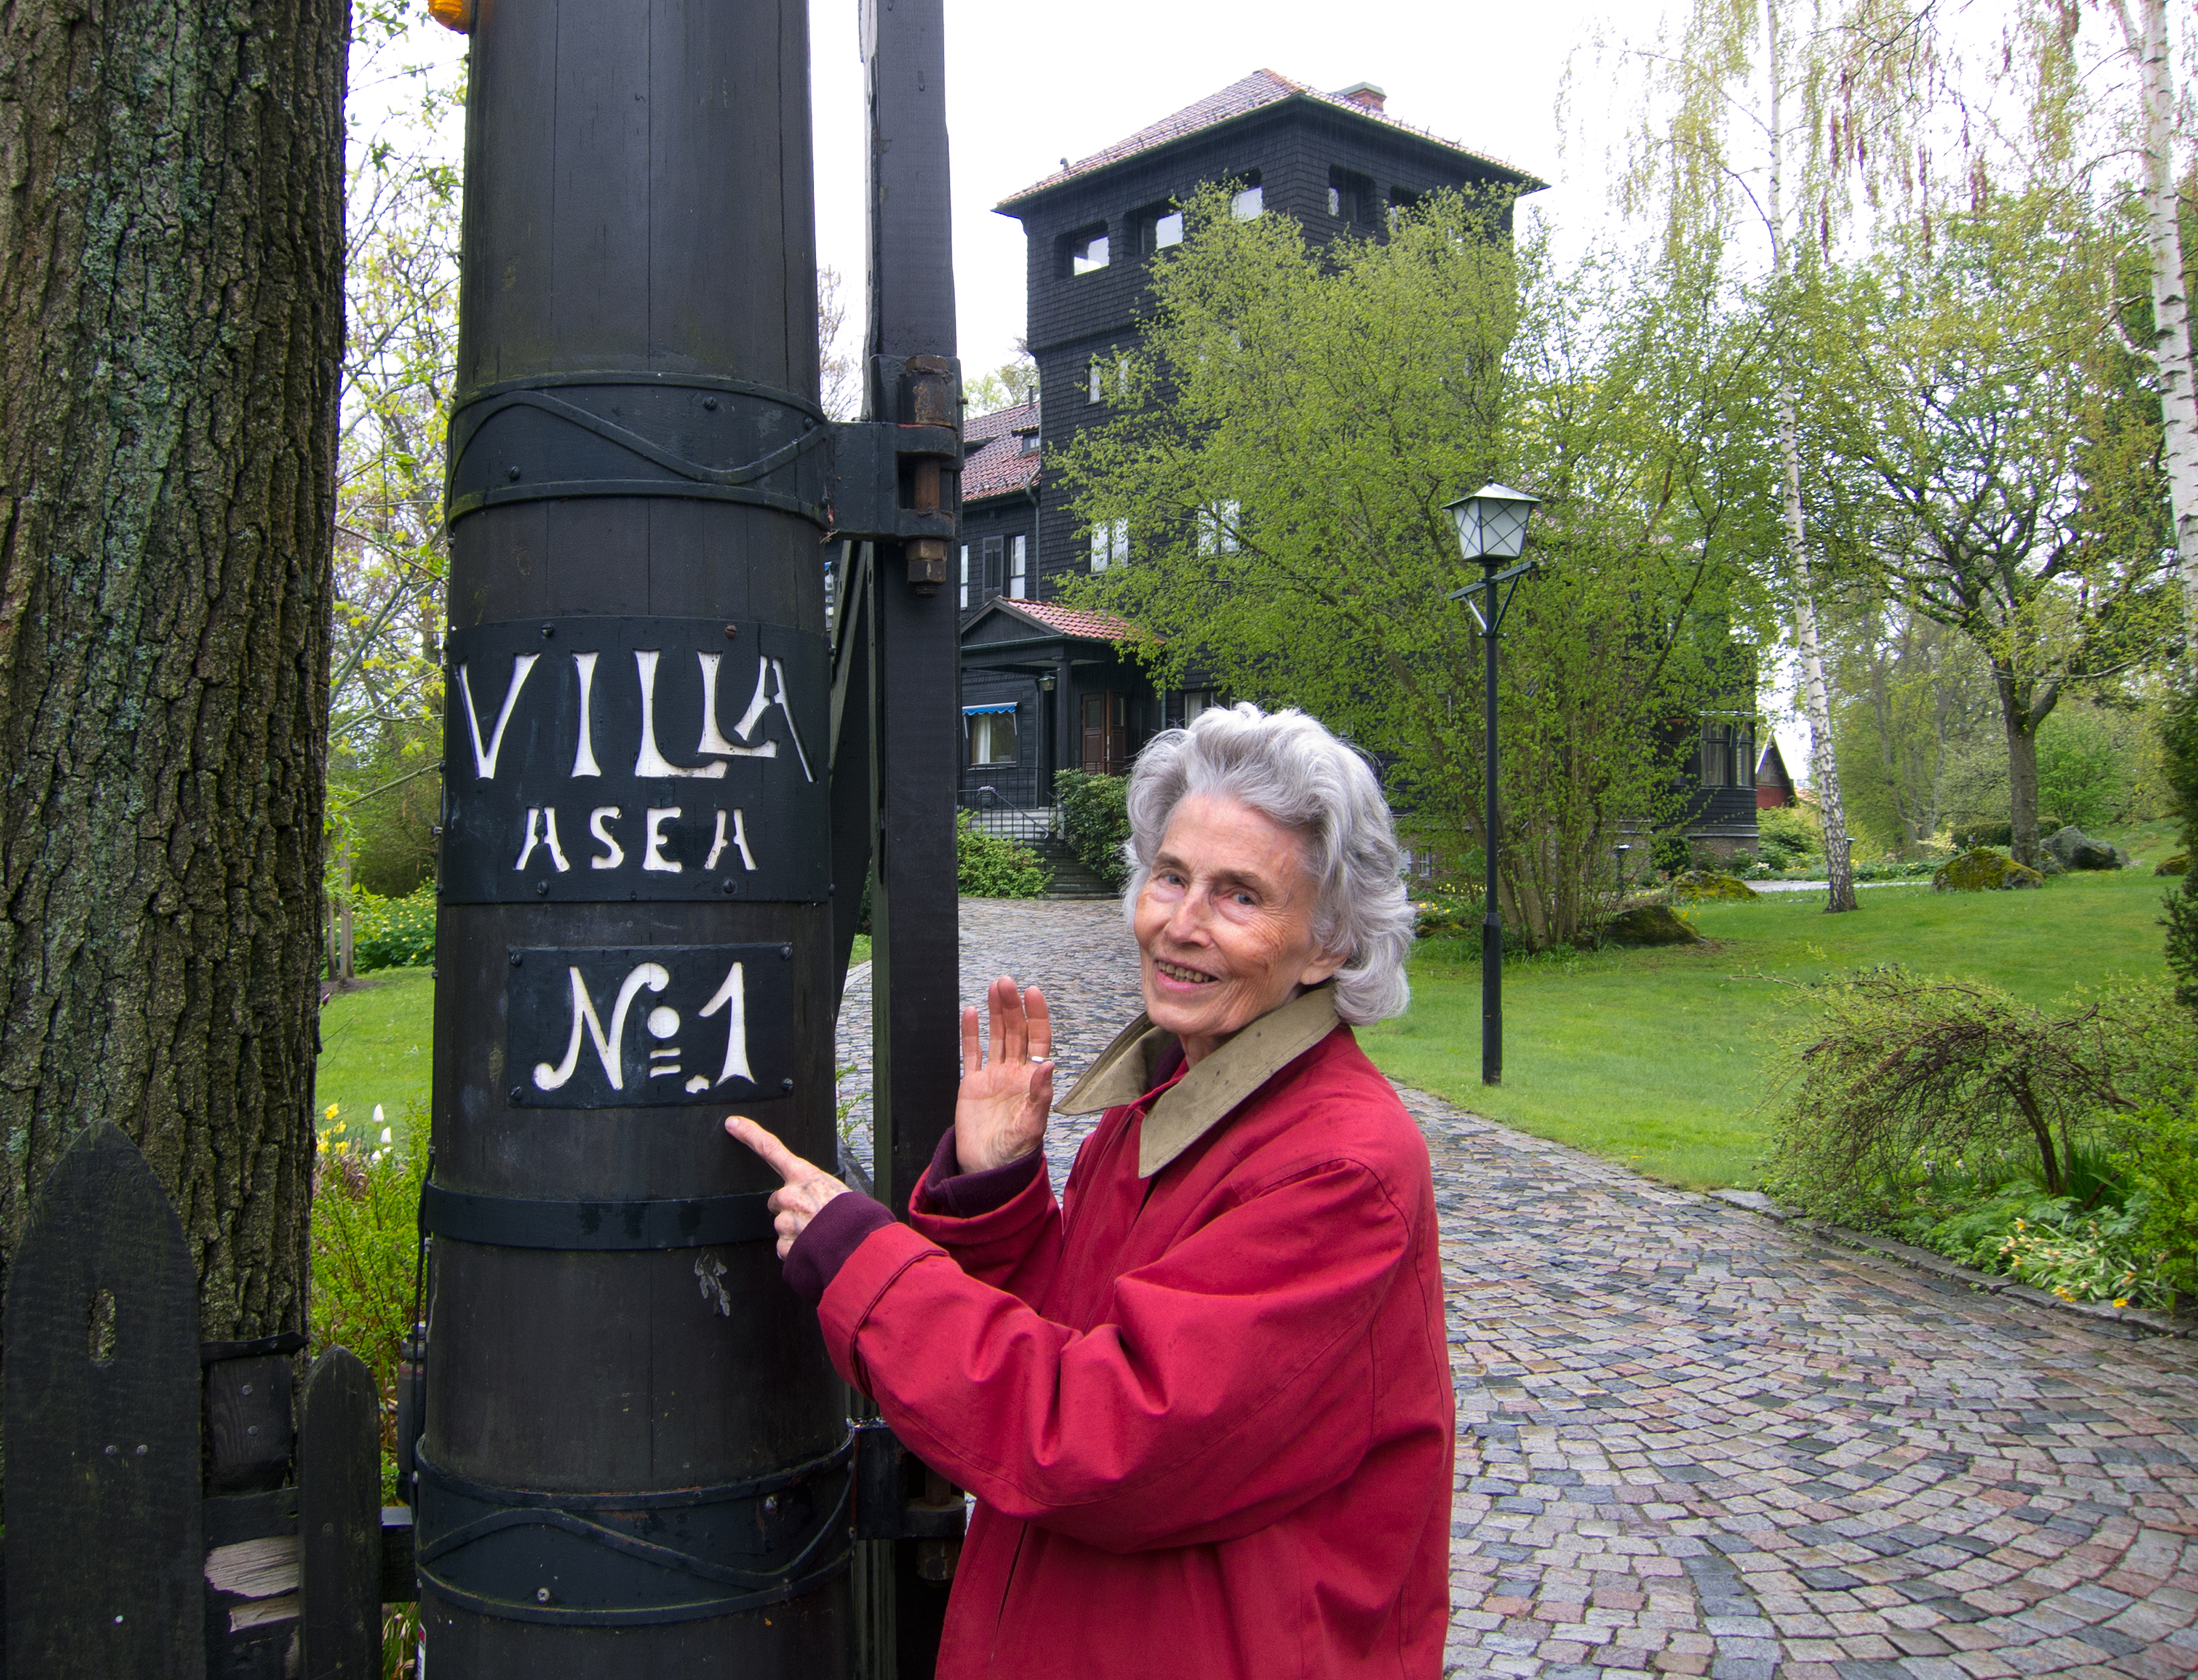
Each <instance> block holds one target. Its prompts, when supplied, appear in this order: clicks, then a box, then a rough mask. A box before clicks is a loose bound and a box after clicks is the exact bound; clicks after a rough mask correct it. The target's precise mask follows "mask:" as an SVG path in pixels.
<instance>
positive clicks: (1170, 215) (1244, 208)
mask: <svg viewBox="0 0 2198 1680" xmlns="http://www.w3.org/2000/svg"><path fill="white" fill-rule="evenodd" d="M1266 205H1267V195H1266V192H1265V189H1263V188H1262V187H1261V186H1260V185H1259V171H1257V170H1253V171H1252V172H1251V174H1250V175H1248V176H1247V177H1245V184H1244V185H1242V186H1240V187H1239V188H1238V189H1236V196H1235V197H1233V198H1231V199H1230V201H1229V212H1230V214H1231V215H1232V216H1234V217H1236V219H1237V220H1238V221H1240V222H1248V221H1250V220H1252V219H1253V218H1254V217H1256V216H1258V215H1259V213H1260V212H1261V211H1263V210H1265V208H1266ZM1130 230H1131V233H1132V234H1133V235H1136V238H1137V254H1138V255H1139V256H1141V257H1149V256H1152V255H1154V253H1158V252H1161V251H1165V250H1166V249H1167V248H1168V247H1170V246H1172V245H1180V244H1182V243H1183V212H1182V211H1181V210H1179V209H1178V208H1176V207H1175V206H1173V205H1166V204H1156V205H1154V206H1150V207H1149V208H1148V209H1144V210H1140V211H1137V212H1133V213H1132V214H1131V217H1130ZM1061 256H1062V261H1063V266H1064V267H1065V268H1066V269H1067V273H1068V275H1069V276H1070V277H1071V278H1073V277H1074V276H1077V275H1079V274H1092V273H1096V271H1098V270H1101V269H1102V268H1106V267H1108V266H1109V265H1111V264H1113V262H1114V241H1113V239H1112V238H1111V237H1110V236H1109V235H1108V231H1107V224H1105V223H1104V222H1095V223H1093V224H1091V225H1090V227H1088V228H1079V229H1078V230H1076V231H1075V232H1074V233H1073V234H1070V235H1067V237H1066V238H1065V239H1063V240H1062V241H1061Z"/></svg>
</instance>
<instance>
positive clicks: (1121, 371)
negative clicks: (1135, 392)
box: [1114, 356, 1130, 403]
mask: <svg viewBox="0 0 2198 1680" xmlns="http://www.w3.org/2000/svg"><path fill="white" fill-rule="evenodd" d="M1114 394H1115V395H1116V396H1118V397H1119V398H1121V399H1122V400H1123V401H1124V402H1125V403H1126V402H1128V401H1129V400H1130V358H1128V357H1126V356H1118V357H1116V358H1114Z"/></svg>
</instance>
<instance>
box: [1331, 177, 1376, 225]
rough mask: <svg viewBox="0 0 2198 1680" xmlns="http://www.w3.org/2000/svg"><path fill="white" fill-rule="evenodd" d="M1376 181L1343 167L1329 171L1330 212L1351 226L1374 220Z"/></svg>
mask: <svg viewBox="0 0 2198 1680" xmlns="http://www.w3.org/2000/svg"><path fill="white" fill-rule="evenodd" d="M1328 213H1329V215H1331V216H1333V217H1335V219H1336V220H1337V221H1339V222H1342V223H1344V224H1346V225H1348V226H1351V227H1367V226H1370V225H1372V224H1373V222H1374V219H1375V218H1374V183H1372V182H1371V181H1369V180H1368V179H1367V178H1366V177H1364V175H1355V174H1353V173H1352V171H1349V170H1347V169H1342V168H1331V169H1329V171H1328Z"/></svg>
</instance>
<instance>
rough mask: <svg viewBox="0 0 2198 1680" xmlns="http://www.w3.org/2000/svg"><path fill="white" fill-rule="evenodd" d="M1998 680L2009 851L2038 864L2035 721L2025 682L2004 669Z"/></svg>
mask: <svg viewBox="0 0 2198 1680" xmlns="http://www.w3.org/2000/svg"><path fill="white" fill-rule="evenodd" d="M1996 675H1997V677H1998V683H1999V709H2000V718H2001V721H2002V723H2003V724H2004V725H2005V726H2006V730H2007V817H2008V824H2009V827H2010V828H2012V829H2013V831H2014V833H2013V834H2012V836H2011V844H2010V845H2009V851H2010V852H2013V853H2014V854H2015V862H2016V863H2027V864H2029V865H2030V867H2031V868H2032V869H2036V868H2037V867H2038V720H2037V719H2034V718H2032V716H2031V706H2030V696H2029V695H2026V694H2025V693H2023V692H2022V690H2023V689H2025V688H2026V686H2027V684H2025V683H2020V682H2018V681H2017V680H2016V679H2015V677H2012V676H2010V675H2009V674H2008V673H2007V672H2005V671H2000V672H1997V673H1996Z"/></svg>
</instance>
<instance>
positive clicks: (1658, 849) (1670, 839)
mask: <svg viewBox="0 0 2198 1680" xmlns="http://www.w3.org/2000/svg"><path fill="white" fill-rule="evenodd" d="M1499 855H1500V854H1499ZM1649 862H1650V863H1654V865H1655V866H1656V869H1657V871H1658V873H1659V874H1661V875H1684V874H1686V872H1687V871H1688V870H1689V869H1692V868H1694V867H1695V849H1694V847H1693V846H1690V845H1689V843H1688V841H1687V837H1686V836H1685V835H1684V834H1658V835H1657V836H1656V837H1655V838H1654V840H1650V841H1649Z"/></svg>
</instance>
